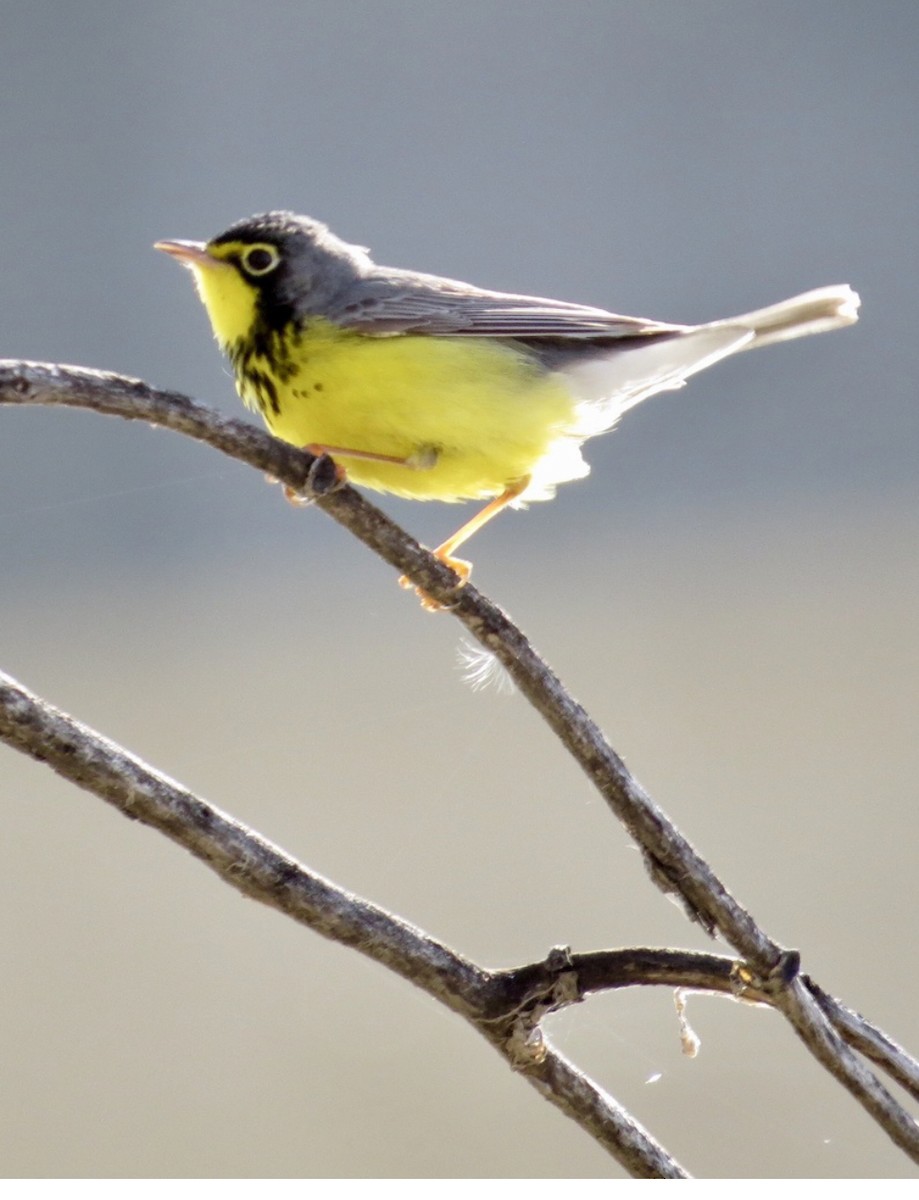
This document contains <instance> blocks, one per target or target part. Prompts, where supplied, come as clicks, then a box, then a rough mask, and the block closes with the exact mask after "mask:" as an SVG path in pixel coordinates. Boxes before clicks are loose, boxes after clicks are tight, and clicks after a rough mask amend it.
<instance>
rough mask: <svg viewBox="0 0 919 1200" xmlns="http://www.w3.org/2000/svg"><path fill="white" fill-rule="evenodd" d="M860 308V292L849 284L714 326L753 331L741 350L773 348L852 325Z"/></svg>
mask: <svg viewBox="0 0 919 1200" xmlns="http://www.w3.org/2000/svg"><path fill="white" fill-rule="evenodd" d="M858 305H859V299H858V293H857V292H853V291H852V289H851V288H850V287H849V286H848V284H845V283H840V284H837V285H835V286H831V287H823V288H816V289H815V290H814V291H812V292H804V293H803V295H801V296H792V298H791V299H790V300H782V301H781V302H780V303H779V304H770V305H769V307H768V308H759V309H757V310H756V312H751V313H744V314H743V316H740V317H730V318H729V319H728V320H726V321H716V322H715V325H716V326H717V325H726V326H729V327H731V328H734V329H737V328H739V329H750V330H752V331H753V333H754V334H755V337H754V338H753V340H752V341H750V342H748V343H747V344H746V345H745V346H743V347H741V348H742V349H744V350H753V349H756V348H757V347H759V346H771V345H772V344H773V342H787V341H789V340H790V339H791V338H796V337H807V336H808V335H809V334H811V333H826V332H828V331H829V330H831V329H842V328H843V326H845V325H852V324H853V323H854V322H855V321H857V320H858Z"/></svg>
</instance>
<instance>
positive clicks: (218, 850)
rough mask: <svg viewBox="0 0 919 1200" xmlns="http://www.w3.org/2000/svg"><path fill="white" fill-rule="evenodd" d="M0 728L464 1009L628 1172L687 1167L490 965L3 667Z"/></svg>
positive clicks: (258, 891)
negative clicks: (546, 1034) (553, 1039)
mask: <svg viewBox="0 0 919 1200" xmlns="http://www.w3.org/2000/svg"><path fill="white" fill-rule="evenodd" d="M0 740H2V741H5V742H6V743H7V744H8V745H10V746H12V747H14V748H15V749H17V750H20V751H21V752H22V753H24V754H27V755H29V756H30V757H32V758H34V759H37V760H38V761H39V762H44V763H46V764H47V765H48V766H49V767H51V768H52V770H54V771H56V772H57V773H58V774H59V775H61V776H63V777H64V778H65V779H69V780H70V781H71V782H72V783H75V784H77V786H79V787H81V788H83V789H85V790H86V791H89V792H92V793H93V794H94V795H96V796H99V797H100V799H102V800H105V801H107V802H108V803H109V804H111V805H113V806H114V807H115V808H117V809H118V810H119V811H120V812H121V813H122V814H123V815H124V816H126V817H130V818H131V819H132V820H138V821H141V822H142V823H143V824H145V825H149V826H151V827H152V828H153V829H157V830H159V831H160V832H161V833H164V834H165V835H166V836H167V837H169V838H170V839H171V840H172V841H174V842H176V843H178V844H179V845H180V846H184V848H185V849H186V850H188V851H190V853H192V854H193V855H194V856H195V857H196V858H199V859H200V860H201V861H202V862H203V863H205V864H206V865H207V866H209V867H210V868H211V870H212V871H214V872H215V873H216V874H217V875H219V876H220V878H221V879H223V880H224V882H226V883H229V884H230V885H231V886H232V887H234V888H236V889H237V891H239V892H241V893H242V894H243V895H244V896H249V897H250V898H252V899H254V900H260V901H261V902H262V903H263V904H267V905H269V906H270V907H271V908H276V909H278V911H279V912H283V913H285V914H286V915H287V916H289V917H292V918H293V919H294V920H295V921H299V922H300V923H301V924H303V925H306V926H308V928H310V929H312V930H313V931H314V932H316V933H320V934H322V935H323V937H327V938H330V939H332V940H334V941H338V942H341V943H343V944H344V945H346V946H351V947H352V948H353V949H355V950H358V951H360V953H361V954H364V955H366V956H367V957H368V958H371V959H373V960H374V961H375V962H378V963H381V964H382V965H383V966H386V967H389V968H390V969H391V970H393V971H395V972H396V973H397V974H399V975H401V976H402V977H403V978H404V979H407V980H409V982H411V983H414V984H415V985H416V986H418V987H420V988H422V989H423V990H424V991H426V992H427V993H428V995H430V996H433V997H434V998H435V999H436V1000H439V1001H440V1002H441V1003H442V1004H445V1005H446V1006H447V1007H448V1008H449V1009H451V1010H452V1011H453V1012H456V1013H459V1014H460V1015H462V1016H464V1017H465V1018H466V1019H467V1020H468V1021H470V1022H471V1023H472V1024H473V1026H474V1027H475V1028H476V1029H477V1030H478V1031H479V1032H480V1033H482V1034H483V1036H485V1037H486V1038H487V1040H488V1041H489V1042H491V1044H492V1045H493V1046H494V1047H495V1048H496V1049H497V1050H498V1051H499V1053H501V1054H502V1055H503V1056H504V1057H505V1059H507V1060H508V1061H509V1062H510V1063H511V1065H512V1066H513V1067H514V1069H515V1070H517V1071H519V1072H520V1073H522V1074H523V1075H525V1077H526V1078H527V1079H528V1080H529V1081H530V1083H531V1084H532V1085H533V1086H534V1087H536V1088H537V1090H538V1091H539V1092H540V1093H541V1094H542V1095H543V1096H545V1098H546V1099H548V1100H550V1101H551V1102H552V1103H553V1104H555V1105H556V1106H557V1107H558V1108H560V1109H561V1110H562V1112H564V1113H565V1114H566V1115H567V1116H569V1117H571V1118H572V1119H574V1120H575V1121H577V1122H578V1124H580V1125H581V1126H582V1127H583V1128H584V1129H586V1130H587V1131H588V1132H590V1133H591V1134H592V1136H593V1137H595V1138H596V1140H597V1141H598V1142H599V1143H600V1144H601V1145H602V1146H603V1147H604V1148H605V1149H606V1150H608V1151H609V1153H610V1154H611V1155H612V1156H613V1157H614V1158H615V1159H616V1160H617V1161H618V1162H619V1163H620V1164H621V1165H622V1166H623V1167H624V1168H625V1169H626V1170H628V1171H629V1172H630V1173H631V1174H633V1175H636V1176H640V1177H645V1178H651V1177H653V1178H683V1177H685V1172H684V1171H683V1169H682V1168H681V1167H680V1166H679V1164H678V1163H677V1162H676V1160H675V1159H673V1158H672V1157H671V1156H670V1155H669V1154H668V1153H667V1152H666V1150H664V1148H663V1147H662V1146H661V1145H659V1143H658V1142H656V1141H655V1140H654V1138H652V1137H651V1135H650V1134H649V1133H647V1131H646V1130H644V1129H643V1128H642V1127H641V1125H639V1124H638V1122H637V1121H635V1120H634V1118H633V1117H631V1116H630V1115H629V1114H628V1113H626V1112H625V1110H624V1109H622V1108H621V1107H620V1106H619V1105H618V1104H616V1103H615V1101H614V1100H613V1099H612V1098H611V1097H610V1096H608V1095H607V1094H606V1093H605V1092H604V1091H603V1090H602V1089H601V1088H599V1087H597V1085H596V1084H594V1083H592V1082H591V1081H590V1080H589V1079H588V1078H587V1077H586V1076H585V1075H583V1074H582V1073H581V1072H580V1071H578V1070H577V1069H576V1068H575V1067H573V1066H572V1065H571V1063H569V1062H568V1061H567V1060H566V1059H565V1058H564V1057H563V1056H562V1055H560V1054H558V1052H557V1051H555V1050H554V1049H552V1048H550V1047H549V1046H547V1045H546V1044H545V1041H544V1040H543V1038H542V1035H541V1032H540V1031H539V1030H538V1028H537V1027H536V1026H535V1025H530V1024H527V1027H526V1031H525V1033H524V1032H522V1027H521V1025H520V1023H519V1021H518V1019H517V1018H518V1014H516V1013H514V1012H509V1011H505V1013H504V1014H503V1017H504V1019H503V1020H501V1021H498V1020H497V1019H495V1018H496V1014H497V1012H498V1008H499V1006H500V1002H501V999H502V995H501V987H500V985H496V984H495V982H494V980H493V977H492V975H491V974H490V973H489V972H488V971H485V970H483V969H481V968H480V967H477V966H476V965H475V964H474V963H471V962H470V961H469V960H468V959H465V958H463V957H462V956H461V955H459V954H457V953H456V952H455V951H453V950H451V949H450V948H449V947H448V946H445V945H444V944H443V943H442V942H438V941H436V940H435V939H434V938H432V937H430V936H429V935H428V934H426V933H423V932H422V931H421V930H420V929H417V928H415V927H414V926H413V925H409V924H408V923H407V922H405V921H401V920H399V918H398V917H395V916H393V915H392V914H391V913H389V912H386V911H385V909H382V908H379V907H377V906H376V905H374V904H371V903H370V902H369V901H366V900H362V899H360V898H359V897H357V896H354V895H352V894H351V893H350V892H346V891H344V890H343V889H341V888H339V887H336V886H335V885H334V884H333V883H330V882H329V880H327V879H323V878H322V877H321V876H320V875H316V874H314V873H313V872H311V871H308V870H307V869H306V868H305V867H304V866H302V864H300V863H299V862H297V861H296V860H295V859H293V858H291V857H290V856H289V855H287V854H285V853H284V852H283V851H282V850H280V849H279V848H278V847H277V846H274V845H272V844H271V842H268V841H266V840H265V839H264V838H262V837H260V836H259V835H258V834H257V833H255V832H254V831H253V830H251V829H248V828H246V827H245V826H244V825H242V824H240V823H239V822H238V821H234V820H233V819H232V818H231V817H228V816H226V814H224V813H222V812H220V811H219V809H217V808H214V807H213V806H212V805H210V804H208V803H207V802H206V801H204V800H202V799H200V798H199V797H197V796H195V795H193V794H192V793H191V792H188V791H186V790H185V789H184V788H182V787H180V786H179V785H178V784H177V783H175V782H174V781H173V780H171V779H169V778H167V777H166V776H165V775H161V774H159V773H158V772H156V771H154V770H152V769H151V768H150V767H148V766H147V765H146V764H145V763H143V762H142V761H141V760H140V759H138V758H135V757H134V756H133V755H131V754H128V753H126V752H125V751H124V750H122V749H121V748H120V747H119V746H116V745H115V744H114V743H113V742H111V741H109V740H108V739H107V738H104V737H102V736H101V735H100V734H98V733H96V732H95V731H94V730H92V729H90V728H88V727H87V726H86V725H82V724H81V723H80V722H78V721H75V720H73V718H72V717H69V716H67V715H66V714H65V713H63V712H61V711H60V710H58V709H56V708H53V707H52V706H51V705H49V704H47V703H46V702H44V701H43V700H41V699H40V698H39V697H37V696H35V695H34V694H33V693H31V692H29V691H28V690H27V689H26V688H24V687H23V686H22V685H21V684H19V683H17V682H16V681H15V680H14V679H11V678H10V677H9V676H8V675H3V674H0Z"/></svg>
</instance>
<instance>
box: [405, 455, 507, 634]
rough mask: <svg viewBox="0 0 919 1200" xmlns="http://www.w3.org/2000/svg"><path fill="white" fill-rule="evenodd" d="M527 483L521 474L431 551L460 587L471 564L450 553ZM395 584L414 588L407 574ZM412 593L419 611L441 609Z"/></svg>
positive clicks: (422, 595)
mask: <svg viewBox="0 0 919 1200" xmlns="http://www.w3.org/2000/svg"><path fill="white" fill-rule="evenodd" d="M529 483H530V477H529V475H524V476H523V478H522V479H517V480H515V482H514V483H512V484H510V486H509V487H507V488H505V490H504V491H503V492H502V493H501V495H500V496H495V498H494V500H490V501H489V502H488V504H486V505H485V507H484V508H483V509H482V510H481V512H477V513H476V515H475V516H474V517H472V518H471V520H469V521H467V522H466V524H465V525H461V526H460V528H459V529H457V531H456V533H454V535H453V536H452V537H449V538H447V540H446V541H445V542H441V544H440V545H439V546H438V547H437V549H436V550H434V551H432V553H433V555H434V557H435V558H439V559H440V561H441V562H442V563H443V564H444V566H445V567H449V568H450V570H451V571H454V572H455V573H456V574H457V575H458V576H459V578H460V587H462V586H463V584H464V583H465V582H466V581H467V579H468V578H469V576H470V575H471V574H472V563H470V562H466V560H465V559H463V558H454V557H453V551H454V550H458V549H459V547H460V546H462V544H463V542H466V541H468V540H469V538H471V537H472V535H473V534H474V533H478V531H479V530H480V529H481V528H482V526H483V525H487V524H488V522H489V521H490V520H491V519H492V517H496V516H497V515H498V513H499V512H502V511H503V510H504V509H505V508H507V506H508V505H509V504H511V503H512V502H513V501H514V500H516V499H517V497H518V496H520V495H522V493H523V492H525V491H526V489H527V487H529ZM399 584H400V586H401V587H404V588H411V587H415V585H414V584H413V583H412V581H411V580H410V579H409V578H408V576H407V575H403V576H402V577H401V578H400V580H399ZM415 591H416V593H417V595H418V597H419V598H420V600H421V607H422V608H426V609H427V610H428V611H429V612H436V611H437V610H438V609H440V608H442V607H443V605H442V604H439V603H438V602H437V601H436V600H434V599H432V597H430V596H429V595H427V593H426V592H424V591H423V590H422V589H421V588H415Z"/></svg>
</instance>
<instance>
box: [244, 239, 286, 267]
mask: <svg viewBox="0 0 919 1200" xmlns="http://www.w3.org/2000/svg"><path fill="white" fill-rule="evenodd" d="M239 261H240V264H241V265H242V268H243V270H244V271H245V272H246V274H247V275H267V274H268V272H269V271H273V270H274V269H275V267H276V266H277V265H278V263H279V262H280V261H281V255H280V252H279V251H278V249H277V247H276V246H272V245H270V244H269V243H268V242H258V243H257V244H256V245H255V246H247V247H246V249H245V250H243V252H242V254H240V256H239Z"/></svg>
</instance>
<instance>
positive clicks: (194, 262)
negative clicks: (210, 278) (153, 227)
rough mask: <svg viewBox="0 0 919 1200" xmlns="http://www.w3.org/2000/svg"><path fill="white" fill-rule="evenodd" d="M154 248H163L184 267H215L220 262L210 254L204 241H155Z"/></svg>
mask: <svg viewBox="0 0 919 1200" xmlns="http://www.w3.org/2000/svg"><path fill="white" fill-rule="evenodd" d="M153 249H154V250H162V251H163V253H164V254H168V255H170V256H171V257H172V258H174V259H175V260H176V262H180V263H181V264H182V266H183V267H213V266H216V265H217V264H218V262H219V259H216V258H213V257H212V256H211V255H210V254H208V252H207V246H206V245H205V244H204V242H179V241H175V242H154V243H153Z"/></svg>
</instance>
